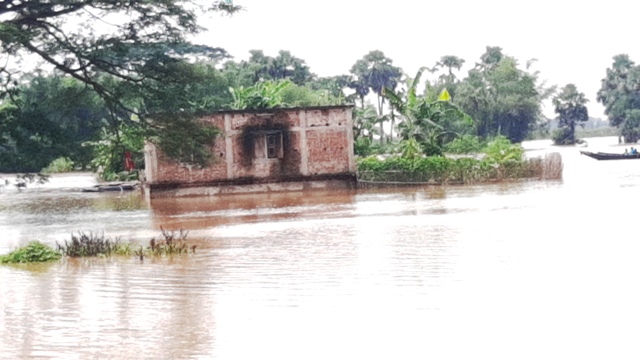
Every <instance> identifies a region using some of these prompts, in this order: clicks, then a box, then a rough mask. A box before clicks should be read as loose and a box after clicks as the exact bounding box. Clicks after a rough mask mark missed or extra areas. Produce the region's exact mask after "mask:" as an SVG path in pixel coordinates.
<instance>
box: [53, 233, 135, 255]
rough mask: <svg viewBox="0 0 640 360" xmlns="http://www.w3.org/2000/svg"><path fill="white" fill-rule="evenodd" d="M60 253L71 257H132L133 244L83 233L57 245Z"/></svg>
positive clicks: (102, 235) (72, 235)
mask: <svg viewBox="0 0 640 360" xmlns="http://www.w3.org/2000/svg"><path fill="white" fill-rule="evenodd" d="M56 245H57V246H58V251H60V252H61V253H62V254H64V255H66V256H69V257H88V256H111V255H131V244H129V243H123V242H121V241H120V239H118V238H116V239H110V238H106V237H105V236H104V234H101V235H98V234H94V233H89V234H86V233H82V232H79V233H78V235H74V234H71V241H67V240H65V241H64V244H59V243H56Z"/></svg>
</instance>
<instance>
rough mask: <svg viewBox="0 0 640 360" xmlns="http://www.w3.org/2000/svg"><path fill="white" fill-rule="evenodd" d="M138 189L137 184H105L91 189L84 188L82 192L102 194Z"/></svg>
mask: <svg viewBox="0 0 640 360" xmlns="http://www.w3.org/2000/svg"><path fill="white" fill-rule="evenodd" d="M137 187H138V183H137V182H134V183H107V184H98V185H95V186H93V187H91V188H84V189H82V192H103V191H131V190H135V189H136V188H137Z"/></svg>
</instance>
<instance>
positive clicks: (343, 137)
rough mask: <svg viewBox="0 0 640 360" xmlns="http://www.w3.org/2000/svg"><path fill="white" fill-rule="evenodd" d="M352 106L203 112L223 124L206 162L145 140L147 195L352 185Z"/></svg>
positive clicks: (353, 176) (241, 191) (353, 165)
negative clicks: (166, 152)
mask: <svg viewBox="0 0 640 360" xmlns="http://www.w3.org/2000/svg"><path fill="white" fill-rule="evenodd" d="M351 111H352V106H322V107H308V108H290V109H268V110H233V111H225V112H218V113H214V114H211V115H208V116H203V117H202V120H203V121H206V122H209V123H211V124H213V125H214V126H216V127H218V128H219V129H221V130H222V135H221V136H219V137H218V138H217V139H216V141H215V144H214V145H213V146H212V148H211V150H212V152H213V154H214V160H213V161H212V164H211V165H209V166H208V167H204V168H201V167H198V166H191V165H185V164H179V163H176V162H175V161H172V160H170V159H168V158H166V157H165V156H163V154H162V150H161V149H159V148H157V147H156V146H155V145H154V144H151V143H148V144H147V145H146V146H145V181H144V189H145V192H146V193H147V195H149V196H151V197H157V196H197V195H217V194H230V193H247V192H269V191H291V190H304V189H312V188H334V187H339V188H345V187H351V186H353V185H354V184H355V172H356V171H355V170H356V167H355V159H354V154H353V120H352V118H351Z"/></svg>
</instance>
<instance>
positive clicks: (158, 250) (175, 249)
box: [147, 227, 196, 255]
mask: <svg viewBox="0 0 640 360" xmlns="http://www.w3.org/2000/svg"><path fill="white" fill-rule="evenodd" d="M160 230H161V231H162V236H163V237H164V239H163V240H156V239H155V238H153V239H151V241H149V247H148V248H147V250H149V255H172V254H187V253H189V249H191V250H192V251H193V252H196V246H195V245H192V246H189V244H188V243H187V235H188V234H189V232H188V231H184V230H183V229H180V230H179V231H178V232H176V231H169V230H165V229H163V228H162V227H160Z"/></svg>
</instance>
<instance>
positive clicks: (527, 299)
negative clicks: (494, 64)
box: [0, 138, 640, 359]
mask: <svg viewBox="0 0 640 360" xmlns="http://www.w3.org/2000/svg"><path fill="white" fill-rule="evenodd" d="M614 141H615V138H605V139H592V140H590V141H589V144H590V148H593V149H597V150H595V151H601V150H603V149H608V148H609V149H613V150H619V149H620V148H619V147H618V146H617V145H616V143H615V142H614ZM526 146H527V147H528V148H529V149H531V150H530V151H529V154H534V155H535V154H540V153H544V152H545V151H550V150H551V151H560V152H561V153H562V155H563V159H564V161H565V174H564V179H563V180H562V181H554V182H522V183H501V184H485V185H473V186H447V187H435V186H434V187H424V188H401V189H379V190H366V191H363V190H360V191H345V192H309V193H287V194H261V195H239V196H226V197H211V198H180V199H157V200H156V199H154V200H153V201H150V202H146V201H144V199H142V198H141V197H140V195H139V194H138V193H100V194H92V193H79V192H77V191H71V190H69V189H67V188H65V187H58V188H56V187H55V186H49V187H48V188H42V189H28V191H24V192H22V193H18V192H17V191H8V190H6V191H3V192H2V193H0V204H1V205H0V236H1V239H2V240H0V253H5V252H8V251H9V250H11V249H12V248H13V247H15V246H17V245H20V244H24V243H26V242H28V241H29V240H31V239H34V238H36V239H40V240H42V241H45V242H47V243H50V244H54V243H55V241H59V240H60V239H64V238H65V237H68V234H69V233H71V232H72V231H77V230H85V231H89V230H90V231H104V232H105V234H106V235H109V236H122V237H123V238H127V239H133V240H134V241H147V240H148V239H149V238H151V237H152V236H158V234H159V229H160V227H161V226H162V227H164V228H168V229H178V228H184V229H187V230H190V238H193V239H194V240H195V241H197V242H198V243H199V244H201V245H202V246H198V249H199V250H198V252H197V253H196V254H194V255H193V254H192V255H189V256H186V257H174V258H162V259H145V260H144V261H142V262H141V261H140V260H138V259H136V258H133V257H132V258H118V259H85V260H66V261H62V262H59V263H54V264H45V265H42V264H39V265H23V266H0V294H1V296H0V324H1V325H0V346H1V348H2V355H0V357H3V356H6V357H9V358H28V357H60V358H94V357H108V358H187V357H197V358H219V359H248V358H251V359H252V358H286V359H299V358H304V359H309V358H312V359H327V358H337V359H353V358H358V359H360V358H380V359H382V358H385V359H387V358H399V359H411V358H420V359H423V358H437V359H470V358H472V359H475V358H492V359H496V358H497V359H514V358H516V359H520V358H530V359H540V358H563V359H564V358H571V359H573V358H586V357H588V358H615V359H621V358H622V359H624V358H630V359H631V358H637V357H638V356H639V355H640V351H638V350H637V348H636V347H635V346H634V345H633V344H635V339H637V337H638V335H640V334H638V333H639V332H640V331H638V330H637V329H636V327H635V326H633V324H635V323H637V322H638V320H640V310H639V308H638V306H637V304H638V303H639V301H640V295H638V292H637V291H636V289H635V287H634V285H633V284H635V283H636V282H637V274H638V273H640V271H639V270H640V261H638V255H637V254H638V251H637V248H638V246H637V245H636V243H637V240H636V233H637V229H636V227H635V223H636V222H637V221H636V220H635V218H636V217H637V215H636V212H635V203H634V200H633V199H635V195H636V192H637V191H636V190H637V186H639V184H640V161H637V162H634V161H617V162H615V161H614V162H597V161H595V160H593V159H590V158H586V157H583V156H580V154H579V152H578V151H577V150H576V149H575V148H559V149H558V148H550V147H549V146H548V143H547V142H531V143H528V144H526ZM598 146H599V147H600V148H598ZM622 150H623V149H622ZM74 176H75V177H72V179H69V178H67V180H68V181H69V182H70V183H71V182H72V183H74V184H76V185H74V186H77V187H82V186H85V185H83V184H84V183H85V182H86V183H91V181H93V180H92V179H90V178H87V179H84V180H83V178H82V176H78V175H74ZM31 190H34V191H31Z"/></svg>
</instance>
